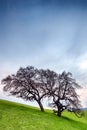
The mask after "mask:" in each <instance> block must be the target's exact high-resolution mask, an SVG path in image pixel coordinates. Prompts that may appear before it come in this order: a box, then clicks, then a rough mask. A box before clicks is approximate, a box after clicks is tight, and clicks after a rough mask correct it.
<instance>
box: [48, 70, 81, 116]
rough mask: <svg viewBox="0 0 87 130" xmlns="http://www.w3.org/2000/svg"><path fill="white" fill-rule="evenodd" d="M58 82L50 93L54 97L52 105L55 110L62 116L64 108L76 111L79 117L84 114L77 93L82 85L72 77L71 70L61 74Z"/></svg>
mask: <svg viewBox="0 0 87 130" xmlns="http://www.w3.org/2000/svg"><path fill="white" fill-rule="evenodd" d="M56 83H57V84H56V85H55V87H54V88H53V89H52V90H51V91H53V93H51V95H50V96H51V97H52V98H53V102H52V103H50V106H52V107H53V108H54V112H55V113H56V114H57V115H58V116H61V114H62V112H63V111H64V110H68V111H70V112H74V113H75V114H76V115H77V116H78V117H80V116H82V114H83V113H82V111H81V110H80V108H81V104H80V101H79V96H78V95H77V93H76V89H77V88H80V85H79V84H78V83H76V81H75V79H73V78H72V74H71V73H69V72H68V73H66V72H63V73H62V74H59V75H58V79H57V82H56Z"/></svg>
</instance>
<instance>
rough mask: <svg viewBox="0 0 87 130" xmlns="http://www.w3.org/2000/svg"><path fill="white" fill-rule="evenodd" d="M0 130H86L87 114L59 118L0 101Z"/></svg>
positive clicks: (47, 111) (36, 109) (67, 113)
mask: <svg viewBox="0 0 87 130" xmlns="http://www.w3.org/2000/svg"><path fill="white" fill-rule="evenodd" d="M0 130H87V112H86V111H85V117H82V118H77V117H76V116H75V115H74V114H73V113H69V112H64V113H63V116H62V118H59V117H57V116H56V115H54V114H53V112H52V111H50V110H46V112H44V113H42V112H40V110H39V109H38V108H34V107H30V106H27V105H22V104H18V103H13V102H9V101H4V100H0Z"/></svg>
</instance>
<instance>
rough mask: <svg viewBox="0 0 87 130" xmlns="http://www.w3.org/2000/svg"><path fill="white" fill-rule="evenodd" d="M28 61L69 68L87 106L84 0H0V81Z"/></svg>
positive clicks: (0, 94)
mask: <svg viewBox="0 0 87 130" xmlns="http://www.w3.org/2000/svg"><path fill="white" fill-rule="evenodd" d="M28 65H32V66H35V67H37V68H44V69H47V68H49V69H51V70H54V71H56V72H58V73H61V72H62V71H64V70H65V71H66V72H68V71H69V72H71V73H72V74H73V77H74V78H75V79H76V81H77V82H78V83H79V84H80V85H81V86H82V87H83V88H82V89H81V90H78V94H79V95H80V99H81V101H82V105H83V107H87V0H26V1H25V0H0V81H1V80H2V79H3V78H5V77H6V76H7V75H9V74H12V73H16V71H17V70H18V69H19V68H20V66H22V67H26V66H28ZM2 88H3V87H2V85H0V99H8V100H14V101H19V102H22V103H25V102H24V101H23V100H21V99H16V98H14V97H10V96H7V94H6V93H4V92H3V90H2ZM35 105H36V104H35Z"/></svg>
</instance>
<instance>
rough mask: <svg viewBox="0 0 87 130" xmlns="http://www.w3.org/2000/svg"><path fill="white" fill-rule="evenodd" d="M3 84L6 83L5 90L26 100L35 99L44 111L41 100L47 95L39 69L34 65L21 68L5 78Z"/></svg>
mask: <svg viewBox="0 0 87 130" xmlns="http://www.w3.org/2000/svg"><path fill="white" fill-rule="evenodd" d="M2 84H4V88H3V89H4V91H8V92H9V93H10V94H11V95H14V96H16V97H20V98H22V99H25V100H29V101H33V100H35V101H36V102H37V103H38V104H39V106H40V109H41V111H44V108H43V105H42V102H41V100H42V99H43V97H45V95H46V92H45V91H44V90H45V89H44V86H45V85H44V84H42V82H41V79H40V72H39V70H38V69H36V68H34V67H32V66H29V67H26V68H20V69H19V70H18V71H17V73H16V74H15V75H9V76H7V77H6V78H4V79H3V80H2Z"/></svg>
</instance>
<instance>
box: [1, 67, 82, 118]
mask: <svg viewBox="0 0 87 130" xmlns="http://www.w3.org/2000/svg"><path fill="white" fill-rule="evenodd" d="M2 84H4V87H3V90H4V91H8V92H9V93H10V94H11V95H14V96H16V97H20V98H22V99H24V100H29V101H34V100H35V101H36V102H37V103H38V105H39V107H40V109H41V111H44V107H43V104H42V100H43V99H44V98H45V97H48V98H51V100H50V101H52V103H49V104H50V106H51V107H53V108H54V112H55V113H56V114H57V115H58V116H60V117H61V114H62V112H63V111H64V110H68V111H70V112H74V113H75V114H76V115H77V116H78V117H80V116H82V114H83V113H82V111H81V110H80V108H81V105H80V101H79V97H78V95H77V93H76V89H77V88H80V85H79V84H78V83H76V81H75V79H73V78H72V74H71V73H70V72H68V73H66V72H63V73H62V74H59V75H58V74H57V73H56V72H54V71H51V70H49V69H47V70H44V69H37V68H34V67H33V66H28V67H26V68H20V69H19V70H18V71H17V73H16V74H14V75H9V76H7V77H6V78H4V79H3V80H2Z"/></svg>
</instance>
